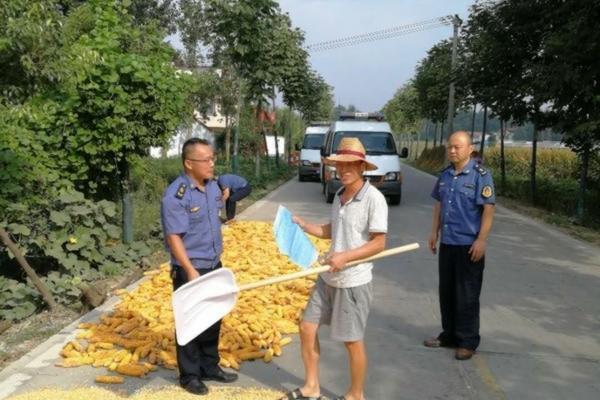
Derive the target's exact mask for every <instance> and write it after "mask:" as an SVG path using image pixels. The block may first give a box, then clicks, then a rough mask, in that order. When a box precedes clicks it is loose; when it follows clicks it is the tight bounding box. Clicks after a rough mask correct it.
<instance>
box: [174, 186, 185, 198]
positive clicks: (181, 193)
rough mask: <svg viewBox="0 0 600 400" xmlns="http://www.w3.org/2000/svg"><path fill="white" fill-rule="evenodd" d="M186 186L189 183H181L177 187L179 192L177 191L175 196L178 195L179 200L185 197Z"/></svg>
mask: <svg viewBox="0 0 600 400" xmlns="http://www.w3.org/2000/svg"><path fill="white" fill-rule="evenodd" d="M186 188H187V185H186V184H185V183H182V184H181V185H179V187H178V188H177V193H175V197H177V198H178V199H179V200H181V199H183V195H184V194H185V189H186Z"/></svg>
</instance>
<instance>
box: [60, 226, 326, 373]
mask: <svg viewBox="0 0 600 400" xmlns="http://www.w3.org/2000/svg"><path fill="white" fill-rule="evenodd" d="M313 241H314V243H315V245H316V247H317V249H318V250H319V251H320V252H324V251H326V250H327V249H328V247H329V244H328V241H325V240H319V239H314V238H313ZM223 242H224V243H223V249H224V253H223V256H222V258H221V259H222V261H223V265H225V266H226V267H228V268H230V269H231V270H232V271H233V272H234V274H235V276H236V281H237V283H238V284H243V283H247V282H253V281H256V280H260V279H264V278H268V277H272V276H276V275H282V274H287V273H291V272H296V271H297V270H298V267H297V266H295V265H294V264H292V263H291V262H290V261H289V260H288V259H287V257H286V256H283V255H281V254H280V253H279V251H278V249H277V245H276V244H275V240H274V237H273V233H272V225H271V224H270V223H266V222H237V223H234V224H232V225H229V226H228V227H227V228H225V229H224V230H223ZM146 275H148V277H149V279H148V280H146V281H145V282H143V283H141V284H140V285H139V286H138V288H137V289H135V290H134V291H132V292H127V291H125V290H123V291H120V292H119V293H117V294H118V295H119V296H120V297H121V300H122V301H121V302H120V303H119V304H118V305H117V306H116V307H115V310H114V311H113V312H112V313H110V314H105V315H102V316H101V317H100V321H99V322H97V323H82V324H80V325H79V327H78V328H79V329H81V331H80V332H79V333H78V334H77V336H76V339H75V340H73V341H71V342H69V343H67V344H66V345H65V346H64V348H63V349H62V351H61V353H60V355H61V356H62V360H61V361H60V362H59V363H57V364H56V365H57V366H60V367H78V366H81V365H92V366H93V367H105V368H107V369H108V370H109V371H114V372H116V373H118V374H120V375H99V376H97V377H96V381H97V382H99V383H123V377H122V375H127V376H135V377H143V376H145V375H146V374H148V373H149V372H151V371H153V370H155V369H156V368H157V366H162V367H165V368H169V369H175V368H176V367H177V358H176V355H175V332H174V323H173V313H172V310H171V293H172V283H171V279H170V276H169V265H168V264H164V265H162V266H161V267H160V268H159V269H157V270H153V271H149V272H146ZM314 279H315V276H312V277H310V278H304V279H298V280H295V281H290V282H285V283H280V284H277V285H272V286H266V287H262V288H258V289H254V290H250V291H246V292H242V293H241V294H240V296H239V298H238V302H237V304H236V307H235V308H234V310H233V311H232V312H231V313H230V314H229V315H228V316H226V317H225V318H224V319H223V323H222V326H221V338H220V343H219V353H220V358H221V360H220V364H221V366H223V367H231V368H235V369H239V368H240V364H241V363H242V362H243V361H247V360H254V359H263V360H264V361H265V362H269V361H271V359H272V358H273V356H279V355H281V352H282V346H284V345H286V344H288V343H290V342H291V340H292V338H291V337H289V336H288V337H284V335H286V334H291V333H297V332H298V320H299V317H300V315H301V313H302V310H303V309H304V307H305V305H306V301H307V299H308V295H309V293H310V290H311V288H312V286H313V284H314Z"/></svg>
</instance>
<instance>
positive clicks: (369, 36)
mask: <svg viewBox="0 0 600 400" xmlns="http://www.w3.org/2000/svg"><path fill="white" fill-rule="evenodd" d="M452 18H453V17H452V16H449V15H448V16H445V17H438V18H433V19H429V20H425V21H421V22H415V23H412V24H407V25H399V26H394V27H391V28H386V29H382V30H379V31H374V32H368V33H362V34H359V35H353V36H347V37H344V38H340V39H334V40H328V41H325V42H318V43H313V44H309V45H308V46H306V49H307V50H309V51H310V52H317V51H325V50H332V49H336V48H340V47H346V46H354V45H357V44H360V43H366V42H374V41H377V40H384V39H391V38H394V37H398V36H404V35H408V34H411V33H415V32H422V31H425V30H429V29H435V28H439V27H442V26H448V25H452Z"/></svg>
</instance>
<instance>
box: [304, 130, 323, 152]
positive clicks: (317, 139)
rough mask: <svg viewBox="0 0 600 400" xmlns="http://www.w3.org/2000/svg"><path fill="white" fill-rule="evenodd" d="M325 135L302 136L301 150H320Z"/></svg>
mask: <svg viewBox="0 0 600 400" xmlns="http://www.w3.org/2000/svg"><path fill="white" fill-rule="evenodd" d="M324 139H325V135H315V134H307V135H304V143H303V144H302V148H303V149H312V150H314V149H316V150H318V149H320V148H321V146H322V145H323V140H324Z"/></svg>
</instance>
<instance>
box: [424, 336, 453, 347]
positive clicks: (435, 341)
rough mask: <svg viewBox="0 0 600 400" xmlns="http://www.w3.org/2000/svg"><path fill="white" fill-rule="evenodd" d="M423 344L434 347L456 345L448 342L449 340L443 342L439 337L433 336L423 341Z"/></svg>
mask: <svg viewBox="0 0 600 400" xmlns="http://www.w3.org/2000/svg"><path fill="white" fill-rule="evenodd" d="M423 346H425V347H433V348H437V347H456V346H454V345H453V344H451V343H447V342H443V341H441V340H440V339H438V338H431V339H427V340H425V341H423Z"/></svg>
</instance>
